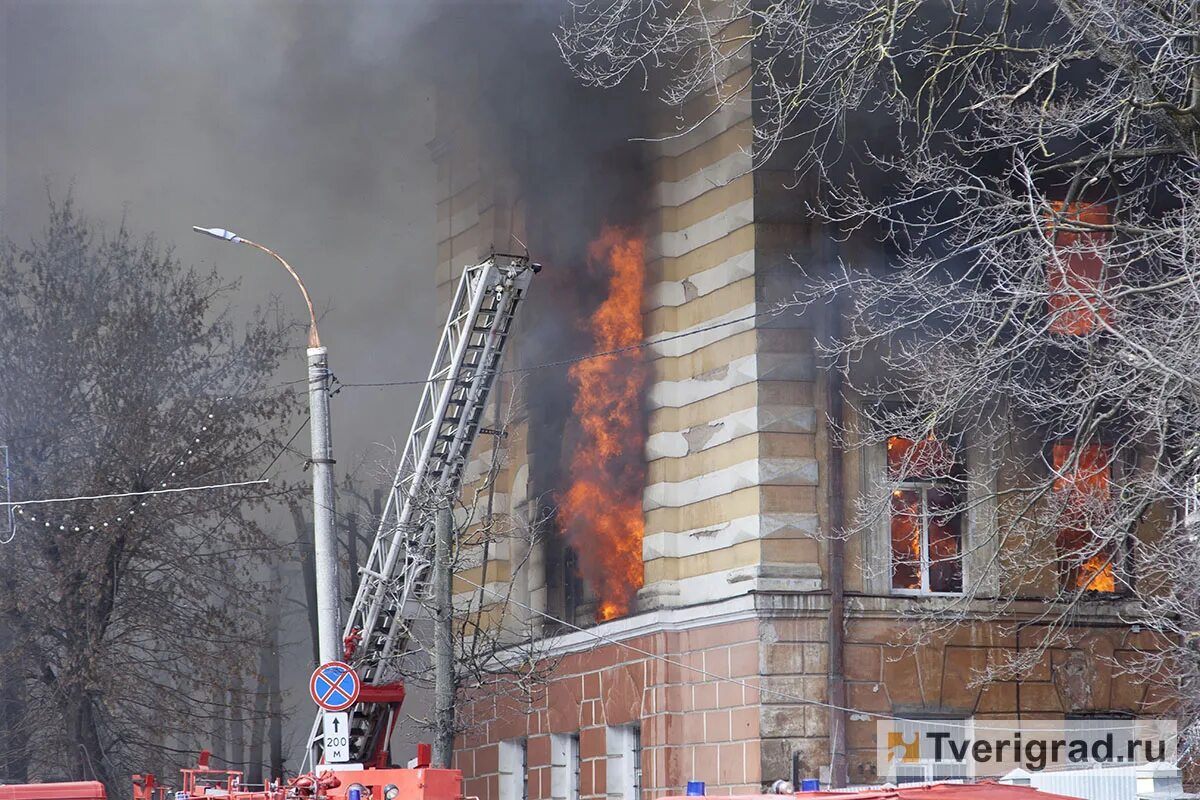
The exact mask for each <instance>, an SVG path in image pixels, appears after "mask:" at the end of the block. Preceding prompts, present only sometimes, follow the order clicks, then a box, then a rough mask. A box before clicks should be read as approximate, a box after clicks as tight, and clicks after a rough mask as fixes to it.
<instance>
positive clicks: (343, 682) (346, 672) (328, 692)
mask: <svg viewBox="0 0 1200 800" xmlns="http://www.w3.org/2000/svg"><path fill="white" fill-rule="evenodd" d="M361 688H362V681H360V680H359V678H358V673H357V672H355V671H354V667H352V666H350V665H349V664H346V663H344V662H342V661H329V662H326V663H324V664H322V665H321V666H319V667H317V668H316V669H315V670H313V674H312V678H310V679H309V681H308V691H309V694H311V695H312V699H313V702H315V703H316V704H317V705H319V706H320V707H321V708H323V709H325V710H326V711H345V710H346V709H347V708H349V707H350V706H352V705H354V703H355V701H356V700H358V692H359V690H360V689H361Z"/></svg>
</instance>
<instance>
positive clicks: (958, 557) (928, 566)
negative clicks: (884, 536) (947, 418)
mask: <svg viewBox="0 0 1200 800" xmlns="http://www.w3.org/2000/svg"><path fill="white" fill-rule="evenodd" d="M959 472H960V469H959V464H958V459H957V457H956V456H955V452H954V448H953V447H951V446H950V445H949V444H948V443H947V442H945V441H942V440H941V439H937V438H934V437H929V438H925V439H907V438H905V437H903V436H890V437H888V441H887V473H888V480H889V482H890V483H891V484H892V497H891V515H890V520H889V533H890V539H891V578H892V589H893V591H896V592H898V593H904V594H909V593H916V594H960V593H962V589H963V568H962V516H963V515H962V507H963V489H962V481H961V480H959V479H957V476H958V475H959Z"/></svg>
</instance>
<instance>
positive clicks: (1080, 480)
mask: <svg viewBox="0 0 1200 800" xmlns="http://www.w3.org/2000/svg"><path fill="white" fill-rule="evenodd" d="M1051 454H1052V462H1053V466H1054V475H1055V478H1054V491H1055V493H1056V495H1057V496H1058V501H1059V503H1060V505H1061V510H1060V512H1059V513H1060V518H1059V530H1058V554H1059V555H1058V561H1059V573H1060V575H1061V577H1062V583H1063V588H1064V589H1067V590H1071V591H1080V590H1082V591H1088V592H1115V591H1116V588H1117V587H1116V570H1115V566H1116V559H1117V552H1116V549H1115V548H1114V547H1113V545H1112V542H1101V541H1098V538H1097V535H1096V530H1095V526H1096V524H1097V523H1098V522H1099V521H1100V520H1101V519H1102V518H1103V516H1104V515H1105V514H1106V513H1107V510H1108V506H1109V501H1110V498H1111V496H1112V458H1111V454H1110V452H1109V449H1108V448H1107V447H1105V446H1104V445H1102V444H1086V445H1082V446H1080V447H1078V448H1077V447H1076V445H1075V442H1074V441H1073V440H1070V439H1065V440H1062V441H1059V442H1056V443H1055V444H1054V447H1053V448H1052V451H1051Z"/></svg>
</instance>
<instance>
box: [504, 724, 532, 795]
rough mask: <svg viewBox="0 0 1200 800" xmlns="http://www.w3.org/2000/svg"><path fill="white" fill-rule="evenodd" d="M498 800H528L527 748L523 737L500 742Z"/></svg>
mask: <svg viewBox="0 0 1200 800" xmlns="http://www.w3.org/2000/svg"><path fill="white" fill-rule="evenodd" d="M499 757H500V758H499V760H500V800H529V747H528V742H527V741H526V739H525V738H524V737H522V738H520V739H505V740H503V741H502V742H500V753H499Z"/></svg>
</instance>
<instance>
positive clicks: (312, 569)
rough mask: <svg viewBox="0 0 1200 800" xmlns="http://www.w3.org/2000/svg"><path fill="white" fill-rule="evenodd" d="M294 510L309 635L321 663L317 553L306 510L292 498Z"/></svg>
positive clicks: (316, 659)
mask: <svg viewBox="0 0 1200 800" xmlns="http://www.w3.org/2000/svg"><path fill="white" fill-rule="evenodd" d="M288 509H289V510H290V511H291V512H292V522H293V523H294V524H295V526H296V542H297V543H298V544H299V546H300V571H301V573H302V579H303V581H304V602H305V603H306V604H307V606H308V635H309V641H310V642H312V663H313V666H314V667H315V666H317V665H318V664H320V663H321V645H320V643H321V638H320V631H319V628H318V626H317V570H316V563H315V561H316V554H315V553H314V552H313V537H312V527H311V526H310V525H309V524H308V521H307V520H306V519H305V518H304V510H303V509H302V508H301V507H300V504H299V503H297V502H296V501H294V500H292V501H289V502H288Z"/></svg>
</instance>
